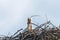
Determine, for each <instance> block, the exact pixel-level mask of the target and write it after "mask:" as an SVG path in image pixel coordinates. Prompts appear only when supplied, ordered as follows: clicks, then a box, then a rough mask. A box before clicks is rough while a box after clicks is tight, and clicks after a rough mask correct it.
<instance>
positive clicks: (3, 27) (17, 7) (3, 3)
mask: <svg viewBox="0 0 60 40" xmlns="http://www.w3.org/2000/svg"><path fill="white" fill-rule="evenodd" d="M0 9H1V10H0V19H1V20H0V34H6V33H7V32H9V31H10V30H12V31H10V32H14V30H15V31H16V28H17V27H15V29H14V25H16V24H18V22H20V24H21V23H22V22H23V17H24V14H25V13H26V12H27V11H28V10H29V11H30V10H31V0H0ZM25 11H26V12H25ZM1 15H2V16H1ZM13 29H14V30H13ZM3 32H5V33H3Z"/></svg>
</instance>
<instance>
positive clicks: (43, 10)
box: [0, 0, 60, 35]
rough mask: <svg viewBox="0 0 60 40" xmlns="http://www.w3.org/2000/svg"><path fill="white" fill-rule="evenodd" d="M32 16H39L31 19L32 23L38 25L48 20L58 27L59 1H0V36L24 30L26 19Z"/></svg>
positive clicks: (59, 15) (59, 19)
mask: <svg viewBox="0 0 60 40" xmlns="http://www.w3.org/2000/svg"><path fill="white" fill-rule="evenodd" d="M32 15H39V16H40V17H34V18H32V22H33V23H36V24H39V25H40V24H42V23H44V22H46V21H47V20H50V21H51V22H52V23H53V24H54V25H56V26H59V24H60V22H59V21H60V18H59V17H60V0H0V35H12V34H14V33H15V32H16V31H17V30H19V29H21V28H23V29H24V28H26V27H27V18H28V17H30V16H32ZM37 19H38V20H37Z"/></svg>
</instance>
